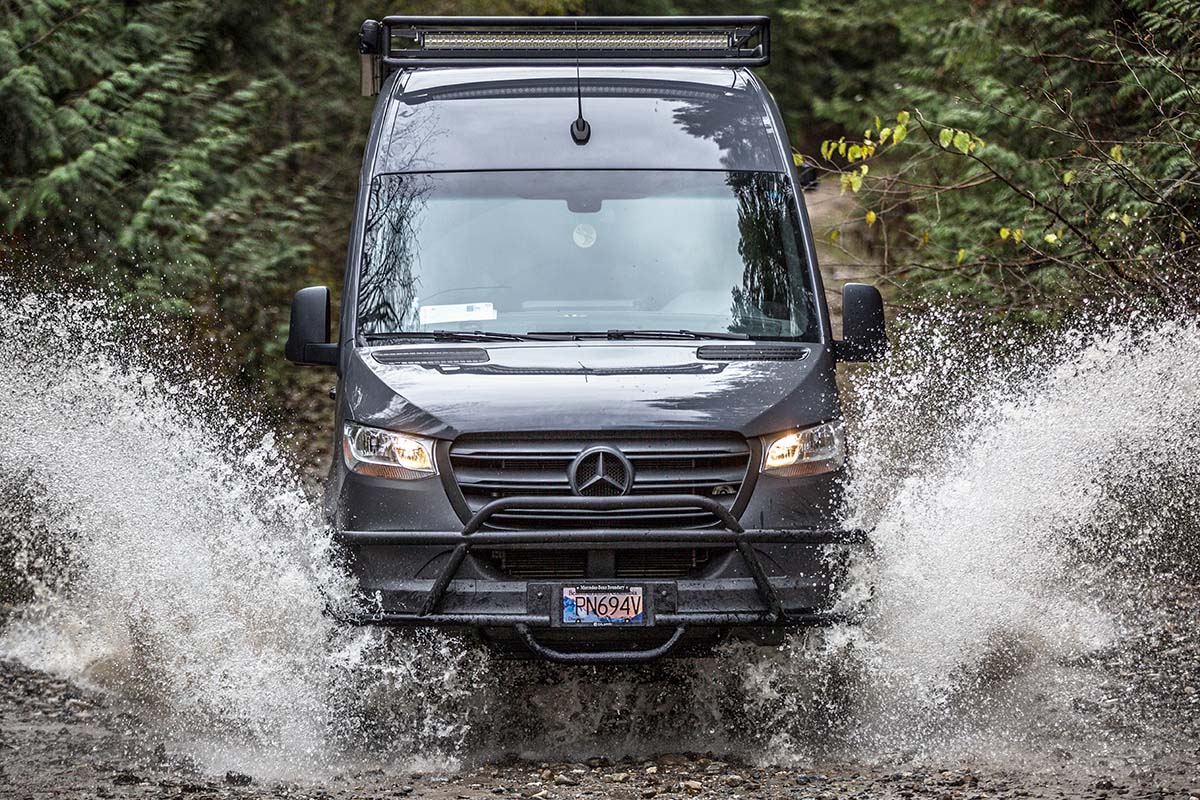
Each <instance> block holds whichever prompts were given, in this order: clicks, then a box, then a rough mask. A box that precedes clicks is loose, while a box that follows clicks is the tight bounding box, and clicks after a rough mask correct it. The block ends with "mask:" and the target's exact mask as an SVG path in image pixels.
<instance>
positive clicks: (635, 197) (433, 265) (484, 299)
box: [357, 170, 815, 339]
mask: <svg viewBox="0 0 1200 800" xmlns="http://www.w3.org/2000/svg"><path fill="white" fill-rule="evenodd" d="M798 237H799V228H798V226H797V224H796V217H795V213H794V200H793V197H792V195H791V192H790V189H789V186H788V183H787V181H786V180H785V179H784V178H783V176H782V175H779V174H776V173H768V172H714V171H648V170H642V171H615V170H609V171H538V172H528V171H527V172H485V173H426V174H421V173H416V174H412V173H410V174H403V175H401V174H395V175H381V176H378V177H376V178H375V179H374V180H373V181H372V184H371V189H370V196H369V200H368V206H367V222H366V229H365V238H364V247H363V254H362V264H361V269H360V277H359V291H358V303H357V310H358V333H359V334H360V335H371V334H394V333H399V332H403V331H433V330H450V331H453V330H489V331H502V332H509V333H526V332H529V331H580V332H591V331H607V330H613V329H621V330H637V329H657V330H668V331H669V330H680V329H691V330H708V331H718V332H723V333H736V334H747V335H750V336H754V337H759V338H789V339H814V338H815V330H814V319H813V313H812V291H811V287H810V285H809V279H808V270H807V265H806V264H805V262H804V258H803V251H802V249H801V247H800V241H799V238H798Z"/></svg>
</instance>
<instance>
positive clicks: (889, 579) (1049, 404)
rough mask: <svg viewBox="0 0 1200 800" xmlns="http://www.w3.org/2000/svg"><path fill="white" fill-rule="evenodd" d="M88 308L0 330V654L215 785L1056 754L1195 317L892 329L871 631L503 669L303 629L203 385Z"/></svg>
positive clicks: (250, 462)
mask: <svg viewBox="0 0 1200 800" xmlns="http://www.w3.org/2000/svg"><path fill="white" fill-rule="evenodd" d="M13 309H15V310H13ZM110 313H111V312H110V311H109V310H108V309H107V307H106V306H105V305H104V304H102V303H95V302H90V303H89V302H78V301H61V300H56V299H54V298H26V299H25V300H24V301H22V302H21V303H19V304H17V305H15V306H10V310H9V311H8V312H5V315H4V316H3V317H2V318H0V385H3V386H4V387H5V392H4V393H3V395H0V412H2V413H3V415H4V417H5V419H6V420H8V426H7V427H6V428H5V429H4V433H3V434H2V436H3V441H2V442H0V479H2V480H0V486H2V487H3V491H4V497H3V498H0V499H3V503H2V504H0V506H2V509H3V510H2V511H0V525H2V526H3V527H0V539H2V540H4V542H6V543H7V544H8V545H9V547H8V548H7V549H8V550H9V551H10V552H13V553H16V560H17V566H18V569H20V570H21V571H22V572H27V573H28V576H29V577H30V578H31V579H32V577H33V576H35V575H37V574H42V573H45V574H46V575H47V577H46V578H45V579H44V582H43V583H42V584H41V586H40V588H39V590H38V592H37V593H36V596H35V598H34V599H33V601H31V602H30V603H29V604H28V605H27V606H26V608H24V609H23V611H22V613H21V614H20V615H19V616H18V617H17V618H16V620H15V621H13V622H10V624H9V625H8V626H7V628H5V629H4V631H3V634H2V637H3V638H2V639H0V653H3V654H4V655H7V656H9V657H14V658H18V659H20V660H22V661H24V662H26V663H28V664H30V665H32V666H35V667H38V668H42V669H48V670H52V671H55V672H58V673H62V674H65V675H68V676H70V677H72V678H75V679H78V680H84V681H87V682H90V683H92V684H95V685H99V686H101V687H103V688H105V689H107V690H109V691H110V692H112V693H113V694H114V696H117V697H120V698H122V699H124V700H126V701H129V702H131V703H134V704H136V706H137V708H138V709H139V710H140V711H141V712H143V715H144V716H148V717H150V718H152V719H153V720H154V721H155V723H156V724H157V726H158V728H159V729H160V730H161V732H162V735H163V737H164V738H167V739H169V740H170V741H172V742H173V743H174V744H175V745H176V746H178V747H180V748H185V749H187V750H189V751H190V752H192V753H193V754H195V755H197V756H198V757H199V758H201V759H202V760H203V761H204V763H205V764H206V765H208V766H209V767H210V768H212V769H216V770H221V769H225V768H228V767H237V768H249V769H253V770H254V771H256V772H258V773H259V774H269V773H277V774H282V775H288V776H291V777H295V776H296V775H297V774H301V773H305V772H317V773H319V772H320V771H321V770H322V769H327V768H333V765H335V764H336V763H338V762H344V761H345V759H346V758H348V757H350V758H353V759H357V760H371V761H373V762H376V763H377V762H384V763H393V764H397V765H399V766H405V765H407V766H413V765H414V764H416V763H420V762H421V760H422V759H424V760H425V763H428V760H429V759H433V760H434V762H435V763H448V762H447V761H446V758H451V759H452V757H454V756H463V755H467V756H469V755H470V754H471V753H479V754H493V753H496V752H503V751H514V752H519V753H522V754H524V755H539V754H551V753H553V754H561V755H566V754H574V756H575V757H582V756H584V755H590V754H607V755H610V756H613V755H621V754H622V753H627V752H653V751H664V750H678V749H700V750H705V749H713V750H717V751H721V750H735V751H736V750H742V751H743V752H750V753H755V752H757V751H759V750H760V749H762V748H765V753H766V754H765V755H764V756H763V757H764V758H767V759H779V760H785V759H797V758H808V757H812V756H814V755H829V754H831V753H832V754H833V755H847V754H849V755H853V756H854V757H889V756H891V755H894V754H900V755H906V756H910V757H911V756H917V757H922V756H929V757H935V756H942V757H944V756H946V755H961V756H962V757H965V758H966V757H969V758H982V757H988V756H994V757H997V758H1003V757H1006V756H1008V755H1011V753H1005V752H1001V750H1008V751H1011V752H1012V753H1017V754H1018V755H1019V754H1020V753H1023V752H1027V751H1028V750H1029V749H1030V748H1035V749H1036V748H1038V747H1040V746H1042V745H1044V744H1045V743H1046V742H1047V741H1049V740H1051V739H1053V740H1055V741H1057V740H1059V739H1062V738H1064V737H1065V738H1067V739H1070V740H1072V741H1079V737H1080V736H1082V735H1083V734H1082V733H1081V732H1080V731H1079V730H1077V728H1080V727H1084V726H1085V722H1086V721H1085V720H1079V719H1078V718H1077V715H1076V716H1071V714H1070V713H1069V711H1070V709H1069V708H1068V709H1067V712H1068V713H1066V715H1065V716H1062V715H1060V716H1057V717H1054V721H1053V722H1052V723H1050V722H1046V719H1047V709H1049V711H1050V712H1054V711H1055V710H1056V709H1059V708H1060V706H1063V705H1064V704H1066V705H1069V702H1070V701H1071V700H1075V699H1078V698H1079V697H1080V696H1081V693H1082V694H1086V693H1087V692H1089V691H1098V689H1097V687H1096V684H1095V680H1094V678H1095V675H1094V674H1093V673H1092V672H1089V671H1088V669H1086V668H1082V667H1077V666H1073V665H1078V664H1079V663H1082V661H1086V659H1087V657H1088V656H1089V654H1093V653H1095V652H1097V651H1102V650H1103V649H1104V648H1111V647H1112V646H1113V643H1114V642H1119V641H1120V640H1121V637H1122V636H1123V632H1122V629H1121V627H1120V623H1121V620H1120V619H1119V618H1118V617H1114V616H1113V614H1112V613H1111V611H1110V610H1109V609H1102V608H1101V607H1100V605H1099V604H1098V602H1097V596H1098V595H1097V593H1096V592H1093V591H1090V589H1092V588H1094V585H1095V584H1097V583H1098V582H1100V579H1099V578H1098V579H1097V580H1093V579H1092V578H1091V577H1090V576H1093V575H1095V576H1102V574H1103V571H1102V570H1100V569H1099V568H1097V567H1096V564H1098V563H1108V562H1109V561H1116V560H1120V559H1121V558H1123V557H1124V556H1125V555H1127V554H1128V553H1129V552H1131V548H1133V547H1134V546H1135V545H1134V544H1130V543H1137V544H1136V546H1140V547H1142V548H1145V547H1146V546H1148V545H1153V544H1154V543H1155V542H1157V541H1159V540H1160V539H1161V538H1162V537H1163V536H1164V531H1163V528H1162V526H1163V518H1162V517H1161V516H1156V515H1155V514H1150V515H1148V516H1147V515H1145V514H1132V513H1129V512H1130V507H1129V505H1128V503H1127V502H1126V495H1125V494H1123V492H1125V491H1126V490H1127V489H1128V487H1130V486H1131V485H1133V486H1136V485H1137V484H1138V483H1139V482H1144V481H1146V480H1151V479H1155V478H1158V479H1161V477H1162V475H1163V474H1164V472H1163V470H1165V469H1168V467H1170V468H1171V469H1173V470H1174V471H1173V472H1171V473H1170V474H1171V476H1172V477H1171V480H1172V481H1173V482H1174V483H1173V484H1172V486H1173V488H1172V489H1171V490H1170V492H1168V493H1167V494H1168V495H1169V497H1171V498H1175V499H1177V500H1179V502H1181V503H1182V502H1184V500H1183V498H1185V497H1188V496H1192V497H1194V489H1195V487H1196V486H1197V485H1200V475H1197V474H1196V472H1197V468H1196V467H1195V466H1194V465H1195V464H1197V463H1200V458H1197V456H1198V455H1200V453H1198V445H1197V443H1198V442H1200V422H1198V420H1197V403H1196V399H1197V398H1198V397H1200V329H1198V328H1197V326H1196V325H1194V324H1191V325H1185V324H1172V323H1168V324H1161V325H1136V324H1127V325H1122V326H1115V327H1112V328H1109V329H1107V330H1105V331H1104V332H1102V333H1100V334H1094V335H1092V336H1091V337H1084V336H1082V335H1080V336H1076V337H1065V338H1064V339H1062V340H1061V341H1059V342H1057V343H1055V345H1054V347H1052V348H1051V347H1043V348H1040V349H1033V350H1030V349H1020V350H1019V351H1017V352H1018V355H1017V356H1014V355H1013V352H1014V349H1013V348H1012V347H1005V346H1003V345H1002V344H1000V343H998V342H997V341H995V340H994V339H993V338H990V336H991V335H988V334H969V333H965V332H959V333H956V335H955V336H953V337H950V336H947V335H946V333H945V331H947V330H951V329H952V326H950V325H947V324H945V323H944V322H943V323H941V324H935V323H932V322H926V323H924V324H916V325H912V326H910V327H909V328H908V329H907V331H906V333H905V335H904V337H903V338H902V340H901V343H900V346H899V348H898V352H897V355H896V356H895V357H894V358H893V359H892V360H891V362H890V363H889V364H888V365H886V366H885V367H884V368H882V369H874V370H871V371H868V372H866V373H865V374H863V375H861V376H859V377H858V379H857V380H856V381H855V383H856V385H855V388H854V391H853V392H852V393H851V396H852V403H851V405H852V415H853V416H854V418H855V419H856V420H857V425H856V428H857V435H856V438H855V442H856V445H857V446H856V449H855V451H854V454H853V466H854V473H855V476H856V477H855V479H854V481H853V483H852V484H851V487H850V489H851V492H850V493H851V503H850V507H851V509H852V510H853V512H854V514H855V515H856V519H854V520H853V522H854V523H855V524H859V525H862V526H864V527H873V528H875V542H876V549H877V556H876V557H875V558H873V559H870V560H869V563H868V564H867V565H866V566H864V568H863V569H864V578H863V581H862V582H861V583H860V584H859V586H860V587H862V586H873V587H874V594H875V599H874V601H873V604H872V612H871V616H870V618H869V619H868V621H867V624H866V625H865V626H863V627H862V628H853V629H851V628H847V629H839V630H835V631H832V632H830V633H829V634H828V635H826V636H824V637H823V638H813V637H797V638H796V639H794V640H793V641H792V642H790V643H789V644H788V645H787V646H785V647H784V648H780V649H779V650H777V651H759V650H753V649H746V648H734V649H731V650H730V651H727V652H725V653H724V654H722V655H721V656H720V657H719V658H718V659H717V660H716V661H715V662H700V663H699V664H671V663H667V664H662V665H657V666H652V667H645V668H640V669H638V670H626V669H618V668H612V669H601V670H596V669H588V670H572V671H564V670H560V669H558V668H556V667H551V666H545V665H508V664H500V663H496V662H495V661H494V660H492V659H491V658H490V657H489V656H488V655H487V654H486V653H484V652H482V651H479V650H477V649H474V648H471V647H468V646H466V645H465V644H464V643H462V642H460V641H457V640H454V639H448V638H446V637H443V636H439V635H433V634H429V635H423V636H418V637H416V638H415V639H409V638H401V637H397V636H393V635H390V634H387V633H383V632H377V631H368V630H357V629H350V628H346V627H345V626H342V625H340V624H338V623H337V622H336V621H335V620H334V617H333V616H331V615H330V614H328V613H327V609H328V607H330V606H334V607H337V606H340V605H341V604H344V603H345V602H347V600H348V598H349V597H350V594H351V586H350V585H349V584H348V582H347V579H346V578H345V576H344V574H343V573H342V572H341V571H340V569H339V568H338V567H337V565H336V563H335V561H336V559H335V558H334V556H335V549H334V548H333V546H332V545H331V543H330V539H329V537H328V535H327V533H326V531H325V529H324V526H323V524H322V521H321V518H320V514H319V512H318V511H317V510H316V508H315V504H314V503H313V502H312V501H311V500H310V499H309V498H308V497H307V496H306V495H305V493H304V491H303V489H302V488H301V486H300V484H299V483H298V481H297V480H296V479H295V477H294V476H293V475H292V473H291V471H290V470H289V469H288V468H287V466H286V465H285V463H284V461H283V460H282V459H281V458H280V457H279V455H278V453H277V452H276V449H275V447H274V445H273V443H272V441H271V438H270V436H269V435H265V434H264V431H263V429H262V428H261V425H260V424H259V423H256V422H255V421H254V420H253V419H249V418H246V419H243V418H240V417H238V416H237V415H230V413H229V411H228V408H229V406H228V401H227V400H226V399H225V395H224V393H223V392H222V391H221V390H220V389H219V388H216V387H214V385H212V384H210V383H206V382H204V381H186V382H168V381H164V380H162V379H161V378H159V377H157V374H158V372H159V371H158V370H156V368H154V367H153V366H149V365H147V364H145V363H143V362H142V361H141V360H140V359H139V358H138V357H136V356H130V355H129V353H128V347H127V346H125V345H124V344H123V342H124V339H123V337H122V336H119V335H118V334H117V333H116V327H115V326H114V325H113V324H112V323H111V322H109V321H107V320H108V319H109V315H110ZM1180 464H1188V465H1193V466H1191V467H1190V471H1189V469H1188V468H1183V469H1181V468H1179V465H1180ZM1156 470H1157V471H1156ZM1191 502H1192V503H1193V505H1192V506H1191V513H1192V519H1195V517H1196V508H1195V505H1194V500H1192V501H1191ZM2 549H3V548H0V550H2ZM731 690H736V691H731ZM516 696H520V698H521V699H520V700H519V701H518V702H517V706H514V697H516ZM1051 716H1053V714H1051ZM1064 720H1065V721H1064ZM1038 737H1041V738H1038ZM1082 746H1085V747H1090V748H1096V747H1101V746H1105V742H1089V743H1087V744H1085V745H1082Z"/></svg>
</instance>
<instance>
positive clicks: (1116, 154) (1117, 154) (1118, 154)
mask: <svg viewBox="0 0 1200 800" xmlns="http://www.w3.org/2000/svg"><path fill="white" fill-rule="evenodd" d="M1108 154H1109V155H1110V156H1112V160H1113V161H1115V162H1117V163H1118V164H1120V163H1121V159H1122V158H1123V157H1124V154H1123V153H1122V151H1121V145H1119V144H1114V145H1113V146H1112V149H1110V150H1109V151H1108Z"/></svg>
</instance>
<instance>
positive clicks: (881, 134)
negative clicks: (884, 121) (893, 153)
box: [879, 128, 892, 142]
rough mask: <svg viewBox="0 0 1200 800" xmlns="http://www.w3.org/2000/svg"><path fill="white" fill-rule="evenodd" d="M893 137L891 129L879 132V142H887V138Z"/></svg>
mask: <svg viewBox="0 0 1200 800" xmlns="http://www.w3.org/2000/svg"><path fill="white" fill-rule="evenodd" d="M891 135H892V129H891V128H884V129H883V130H881V131H880V132H879V141H881V142H886V141H887V138H888V137H889V136H891Z"/></svg>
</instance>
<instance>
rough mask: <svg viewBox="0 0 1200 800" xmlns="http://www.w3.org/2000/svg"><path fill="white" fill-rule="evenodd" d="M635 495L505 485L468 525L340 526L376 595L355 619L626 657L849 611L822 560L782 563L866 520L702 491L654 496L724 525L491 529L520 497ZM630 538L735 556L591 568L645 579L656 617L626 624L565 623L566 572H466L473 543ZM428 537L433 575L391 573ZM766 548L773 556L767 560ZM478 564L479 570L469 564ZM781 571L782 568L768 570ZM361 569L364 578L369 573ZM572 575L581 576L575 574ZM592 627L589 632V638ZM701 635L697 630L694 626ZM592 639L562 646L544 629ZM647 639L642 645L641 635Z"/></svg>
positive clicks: (618, 542) (591, 502)
mask: <svg viewBox="0 0 1200 800" xmlns="http://www.w3.org/2000/svg"><path fill="white" fill-rule="evenodd" d="M645 502H646V499H645V498H636V497H561V498H547V497H507V498H502V499H499V500H496V501H494V502H492V503H489V504H488V505H486V506H485V507H483V508H482V509H480V510H479V512H477V513H476V514H475V515H474V516H473V517H472V518H471V519H470V520H468V522H467V523H466V524H465V525H464V527H463V529H462V530H461V531H352V530H343V531H341V532H339V538H340V539H341V540H342V541H343V542H345V543H346V544H347V545H349V546H351V547H352V548H354V549H355V550H356V551H357V559H358V561H359V562H360V565H361V567H362V568H361V569H360V575H359V578H360V582H361V583H362V584H363V588H364V590H366V591H367V592H368V593H369V594H373V595H374V596H375V598H376V600H377V601H378V603H377V608H376V609H375V610H373V611H369V612H363V613H361V614H360V615H359V616H357V617H356V618H355V619H354V621H355V622H357V623H360V624H377V625H407V626H450V627H464V628H475V629H485V630H491V631H492V632H493V633H497V634H499V638H500V639H501V640H503V639H508V640H510V641H511V640H513V639H515V640H516V641H517V642H518V643H520V644H521V645H523V646H524V648H526V649H527V650H528V651H529V652H531V653H533V654H535V655H538V656H541V657H543V658H547V659H549V660H552V661H559V662H565V663H580V662H630V661H647V660H650V659H654V658H658V657H660V656H664V655H667V654H668V653H670V652H672V651H674V650H675V649H676V647H677V646H678V645H680V643H682V642H685V641H687V640H688V638H689V632H692V633H695V632H696V631H698V630H700V629H730V628H746V629H754V630H778V629H780V628H784V627H788V626H814V625H827V624H832V623H834V622H838V621H841V620H842V619H844V616H843V615H839V614H836V613H835V612H833V611H830V610H828V601H829V597H828V595H829V591H828V590H829V585H830V581H829V578H828V576H827V575H825V574H821V573H820V572H818V571H810V572H808V573H807V574H805V573H799V574H797V573H794V572H791V571H789V570H788V569H787V568H782V569H781V568H780V567H779V565H780V564H781V563H785V562H786V559H785V558H784V557H783V556H784V555H785V554H788V553H789V552H790V553H794V552H795V551H797V550H803V551H805V553H806V556H809V558H808V559H807V560H808V562H810V563H811V562H813V561H814V559H812V558H811V551H813V549H815V548H823V547H830V546H846V545H857V544H862V543H864V542H866V540H867V539H866V534H865V532H863V531H858V530H832V529H814V528H795V529H752V530H747V529H745V528H743V527H742V525H741V524H740V523H739V522H738V520H737V519H736V518H735V517H734V516H733V515H732V514H731V513H730V512H729V511H728V509H726V508H725V507H724V506H723V505H721V504H720V503H718V502H717V501H716V500H713V499H711V498H706V497H700V496H695V495H669V496H656V497H655V498H654V504H655V506H657V507H664V508H670V507H688V508H702V509H704V510H706V511H710V512H711V513H713V514H714V515H715V516H716V517H717V518H718V519H720V521H721V523H722V525H723V526H724V529H701V530H693V529H685V530H663V529H657V528H654V529H628V528H617V529H591V530H587V529H567V530H535V531H532V530H531V531H524V530H522V531H492V530H484V527H485V525H486V523H487V521H488V519H489V518H490V517H491V516H492V515H493V514H496V513H498V512H501V511H506V510H511V509H520V508H546V507H548V506H553V507H557V508H562V509H568V508H570V509H580V508H586V509H589V510H595V511H610V510H614V511H615V510H619V509H624V508H631V507H637V506H638V505H644V504H645ZM524 545H533V546H546V545H550V546H555V547H566V548H570V547H576V548H577V547H595V548H622V547H633V548H636V547H645V546H649V545H654V546H682V547H694V546H697V545H707V546H722V545H723V546H726V547H729V548H730V558H729V559H727V563H726V564H725V566H724V568H723V569H721V570H719V574H717V575H711V576H707V577H700V578H695V579H693V578H687V579H678V580H664V579H654V578H648V579H637V580H627V579H610V578H599V579H589V580H588V581H585V582H588V583H595V582H607V583H612V582H618V583H623V584H636V585H640V586H642V587H644V590H645V593H646V596H647V597H648V598H651V602H652V603H653V609H654V612H653V617H652V620H653V624H652V626H642V627H638V628H630V629H624V628H622V629H613V628H606V629H595V628H582V629H576V628H574V626H572V628H571V629H570V630H569V631H564V630H563V629H562V627H561V624H560V615H559V614H556V613H555V612H556V611H557V610H558V604H559V603H560V602H561V601H560V600H559V597H560V595H559V592H560V591H561V587H562V584H563V582H562V581H534V580H527V581H526V580H493V579H486V578H481V577H479V576H471V575H465V576H464V575H463V574H462V573H463V572H464V563H465V562H467V561H468V556H469V555H470V553H471V551H472V549H473V548H480V549H483V548H495V547H515V546H524ZM398 547H399V548H402V549H403V550H417V549H420V548H430V549H432V550H433V551H435V552H438V553H439V554H444V557H441V558H438V559H435V560H434V562H431V565H430V569H429V570H426V571H427V572H430V576H428V577H417V578H413V577H407V576H406V577H405V578H403V579H399V580H397V579H395V576H389V575H388V574H387V569H386V567H384V568H383V569H382V570H380V569H373V568H372V565H371V562H378V563H386V561H387V559H386V556H385V554H386V553H387V552H388V551H395V549H396V548H398ZM764 559H765V560H766V561H767V563H768V564H769V565H771V566H770V568H768V567H767V566H764V563H763V562H764ZM466 572H468V573H469V572H471V570H466ZM772 572H774V573H775V574H771V573H772ZM364 578H365V579H364ZM575 583H578V581H576V582H575ZM589 638H590V639H591V640H592V641H590V642H586V641H583V640H587V639H589ZM692 638H694V636H693V637H692ZM572 640H575V642H574V643H582V644H584V645H585V646H584V649H579V650H576V649H573V648H572V649H563V648H560V647H558V646H555V645H553V644H549V643H547V642H548V641H554V642H560V641H561V642H564V643H566V644H567V645H570V644H572V643H573V642H572ZM637 644H643V645H646V646H643V647H640V648H635V645H637Z"/></svg>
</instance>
